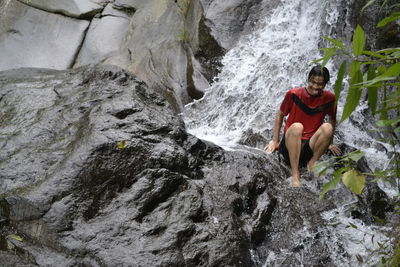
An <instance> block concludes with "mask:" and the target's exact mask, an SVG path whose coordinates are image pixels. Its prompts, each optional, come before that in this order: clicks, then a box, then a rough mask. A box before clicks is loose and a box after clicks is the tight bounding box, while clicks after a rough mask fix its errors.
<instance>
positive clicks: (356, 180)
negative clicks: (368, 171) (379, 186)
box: [342, 169, 365, 195]
mask: <svg viewBox="0 0 400 267" xmlns="http://www.w3.org/2000/svg"><path fill="white" fill-rule="evenodd" d="M342 181H343V184H344V185H345V186H346V187H347V188H348V189H350V190H351V191H352V192H353V193H355V194H357V195H359V194H361V193H362V191H363V189H364V187H365V175H363V174H362V173H359V172H358V171H356V170H354V169H353V170H350V171H347V172H345V173H344V174H343V177H342Z"/></svg>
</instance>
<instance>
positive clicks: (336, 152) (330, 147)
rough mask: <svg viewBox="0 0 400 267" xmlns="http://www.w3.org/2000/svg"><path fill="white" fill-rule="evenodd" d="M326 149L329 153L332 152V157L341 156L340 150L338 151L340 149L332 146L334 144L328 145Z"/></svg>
mask: <svg viewBox="0 0 400 267" xmlns="http://www.w3.org/2000/svg"><path fill="white" fill-rule="evenodd" d="M328 149H329V151H331V152H332V154H333V155H334V156H340V155H341V154H342V150H340V148H339V147H337V146H336V145H334V144H332V145H329V147H328Z"/></svg>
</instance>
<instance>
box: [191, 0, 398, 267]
mask: <svg viewBox="0 0 400 267" xmlns="http://www.w3.org/2000/svg"><path fill="white" fill-rule="evenodd" d="M341 2H342V1H341V0H335V1H328V0H307V1H304V0H282V1H281V3H280V5H278V6H277V7H276V9H275V10H274V11H273V12H271V15H270V16H269V17H268V18H266V19H265V20H264V21H262V22H261V23H262V24H263V27H260V29H259V30H257V31H256V32H254V33H252V34H251V35H249V36H245V37H243V38H242V40H240V41H239V42H238V44H237V45H236V47H234V48H233V49H231V50H230V51H229V52H228V53H227V54H226V56H225V57H224V59H223V62H222V63H223V66H224V67H223V69H222V71H221V73H220V75H219V76H218V78H217V79H216V81H215V82H214V83H213V84H212V86H211V87H210V88H209V89H208V90H207V91H206V94H205V95H204V97H203V98H202V99H201V100H198V101H195V102H193V103H191V104H189V105H187V106H186V111H185V113H184V119H185V123H186V125H187V128H188V131H189V132H190V133H192V134H194V135H196V136H197V137H199V138H201V139H205V140H208V141H211V142H214V143H216V144H218V145H220V146H222V147H224V148H228V149H231V148H233V147H235V146H236V145H237V142H238V141H239V140H240V138H241V137H242V135H243V133H244V132H246V131H247V130H248V129H252V130H253V132H258V133H261V134H262V135H263V136H266V137H267V138H271V137H272V130H273V123H274V116H275V113H276V111H277V109H278V107H279V104H280V103H281V101H282V99H283V96H284V94H285V93H286V91H287V90H288V89H290V88H292V87H297V86H305V85H306V76H307V74H308V71H309V69H310V67H311V65H312V64H311V62H312V61H313V60H315V59H317V58H319V57H320V56H321V55H320V51H319V47H318V44H319V43H320V41H321V35H322V36H323V35H325V34H324V33H323V30H322V29H327V28H329V26H330V25H335V24H336V22H337V18H338V14H339V11H338V10H337V8H338V7H339V6H341V5H340V4H341ZM327 67H328V68H329V69H330V70H331V77H332V80H333V81H332V82H331V83H330V84H329V85H328V87H332V86H333V82H334V77H335V76H336V72H337V71H336V70H335V68H334V66H333V65H328V66H327ZM328 89H329V88H328ZM344 100H345V99H343V97H342V98H341V99H340V101H339V106H338V116H340V115H341V113H342V110H343V105H344ZM356 114H357V113H356ZM356 116H357V115H356ZM338 118H339V117H338ZM338 130H339V131H340V132H341V138H342V140H341V141H343V142H345V143H348V144H350V145H352V146H355V147H356V148H359V149H361V150H363V151H365V152H366V153H367V154H366V159H367V161H368V164H369V166H370V167H371V168H372V169H375V168H376V167H379V166H383V163H384V162H387V161H388V159H387V156H386V153H385V152H384V151H378V150H377V149H376V148H372V147H371V145H370V144H371V143H375V144H376V143H377V142H378V141H376V140H374V139H373V138H372V137H370V136H368V134H366V133H365V132H363V131H362V130H360V129H359V128H358V127H357V126H356V125H353V124H352V123H350V122H349V121H346V122H344V123H343V124H341V125H339V126H338ZM380 145H381V146H382V147H385V148H388V146H387V145H386V144H383V143H382V144H380ZM385 191H386V192H387V193H388V195H389V196H394V195H396V194H398V192H396V191H393V190H392V189H390V187H387V188H386V190H385ZM341 201H344V200H341ZM356 201H357V200H356V199H355V198H353V199H349V200H348V202H347V203H342V204H343V205H347V206H349V205H352V203H354V202H356ZM346 212H347V211H346V209H344V208H343V207H342V208H338V209H337V210H335V211H332V214H325V215H324V216H325V219H326V221H327V223H340V226H337V227H335V229H333V230H332V232H331V233H330V235H331V236H332V238H334V239H340V240H345V241H344V242H343V243H342V244H341V245H342V248H344V249H345V250H346V251H347V253H349V254H351V255H352V256H353V260H354V261H348V260H346V259H344V258H338V259H337V262H338V263H340V264H341V266H352V265H353V264H360V262H358V261H357V260H356V256H357V255H358V256H360V257H362V258H367V257H369V255H370V254H371V250H374V249H377V247H378V244H377V242H378V241H379V242H383V241H382V240H384V239H385V237H384V235H383V234H381V233H379V229H380V230H382V228H379V227H375V228H374V227H373V226H365V225H363V223H362V222H361V221H360V220H355V219H354V220H353V219H351V218H349V217H348V216H345V213H346ZM349 223H351V224H352V225H355V226H356V227H358V229H357V230H354V229H349V228H348V227H347V226H348V225H349ZM338 225H339V224H338ZM352 230H353V231H352ZM365 232H368V233H372V235H373V236H374V238H375V240H374V241H372V242H371V240H365V242H364V243H362V244H360V243H359V241H360V238H361V237H360V236H359V234H360V233H361V234H362V233H365ZM372 235H371V236H372ZM364 239H365V238H364ZM327 242H332V244H333V245H334V243H335V241H327ZM333 251H334V249H333ZM279 257H284V255H274V253H271V254H270V257H269V258H268V259H267V261H266V262H265V264H264V266H270V265H271V264H278V263H279ZM375 260H377V259H375ZM369 263H371V261H370V262H369Z"/></svg>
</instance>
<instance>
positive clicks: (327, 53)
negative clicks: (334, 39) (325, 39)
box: [321, 48, 336, 67]
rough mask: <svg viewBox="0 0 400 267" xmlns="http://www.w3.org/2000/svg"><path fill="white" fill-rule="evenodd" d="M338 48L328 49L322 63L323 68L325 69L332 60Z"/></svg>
mask: <svg viewBox="0 0 400 267" xmlns="http://www.w3.org/2000/svg"><path fill="white" fill-rule="evenodd" d="M335 51H336V48H328V49H327V50H326V52H325V56H324V61H322V64H321V65H322V67H325V65H326V63H328V61H329V60H330V59H331V57H332V56H333V55H334V54H335Z"/></svg>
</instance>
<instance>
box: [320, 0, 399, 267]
mask: <svg viewBox="0 0 400 267" xmlns="http://www.w3.org/2000/svg"><path fill="white" fill-rule="evenodd" d="M374 2H375V0H370V1H368V3H367V4H366V5H365V6H364V7H363V9H362V11H361V12H363V11H364V10H365V9H366V8H367V7H369V6H370V5H372V4H373V3H374ZM387 3H388V0H385V1H384V3H383V5H386V4H387ZM383 5H382V6H383ZM399 9H400V3H397V4H394V5H392V6H390V7H389V8H388V10H391V11H392V12H391V14H389V15H388V16H386V17H385V18H384V19H383V20H381V21H380V22H379V23H378V24H377V28H382V27H385V26H390V24H392V26H393V25H394V26H395V27H394V28H395V29H397V32H395V34H400V33H399V30H398V28H399V26H398V25H397V24H396V21H398V20H400V12H398V11H397V10H399ZM324 38H325V39H326V40H327V41H328V42H329V43H330V44H331V46H330V47H327V48H323V51H324V56H323V57H322V58H320V59H318V60H316V61H315V62H322V65H326V64H327V62H328V61H329V60H331V59H332V58H340V59H342V60H341V64H340V68H339V71H338V75H337V80H336V83H335V85H334V90H335V94H336V97H337V99H338V98H339V97H340V95H341V93H344V92H343V90H342V88H343V81H344V80H345V79H347V80H348V91H347V92H346V96H345V97H346V101H345V105H344V109H343V114H342V117H341V118H340V120H339V123H342V122H343V121H345V120H346V119H347V118H349V116H350V115H351V114H352V113H353V112H354V110H355V109H356V107H357V106H358V105H360V104H361V103H362V102H363V100H362V98H361V97H362V96H363V95H366V96H367V102H368V107H369V110H370V111H371V114H372V117H373V120H374V122H375V124H376V126H377V127H378V129H380V131H381V132H382V133H383V134H384V136H385V140H383V141H384V142H387V143H388V144H390V145H391V147H392V152H391V154H392V155H393V157H392V158H391V160H390V162H389V164H388V165H387V167H385V168H382V169H378V170H375V171H374V172H373V173H362V172H360V171H358V170H357V168H356V164H357V162H358V161H359V160H360V159H361V158H362V157H363V155H364V153H363V152H361V151H359V150H357V151H354V152H352V153H350V154H348V155H345V156H342V157H335V158H331V159H329V160H327V161H325V162H322V163H320V164H318V165H316V166H315V168H314V170H315V171H317V172H318V173H319V175H322V174H323V173H324V172H325V171H327V170H328V169H330V168H332V167H336V166H340V167H339V168H336V169H335V170H334V172H333V178H332V179H331V181H330V182H328V183H327V184H325V185H324V186H323V189H322V191H321V194H320V197H321V198H322V197H323V196H324V195H325V194H326V193H327V192H328V191H330V190H333V189H335V188H336V187H337V185H338V184H339V183H340V181H342V182H343V184H344V185H345V186H346V187H347V188H349V189H350V190H351V191H352V192H354V193H355V194H361V193H362V191H363V189H364V187H365V185H366V177H367V176H371V177H374V178H375V179H374V180H373V182H376V181H378V180H380V179H385V180H387V181H390V182H391V183H392V184H394V185H397V190H398V191H397V192H398V196H397V200H399V199H400V195H399V191H400V151H399V150H400V149H399V146H400V47H387V48H385V49H381V50H378V51H373V50H367V49H366V38H365V33H364V30H363V28H362V27H361V26H360V25H357V27H356V29H355V31H354V35H353V39H352V43H351V45H345V44H344V43H343V42H341V41H339V40H336V39H332V38H328V37H324ZM396 45H397V44H396ZM395 209H396V212H397V213H400V212H399V211H400V203H399V202H397V204H396V207H395ZM399 215H400V214H399ZM379 220H380V219H379V218H377V221H378V222H381V221H379ZM393 227H394V230H393V233H392V234H391V236H390V237H388V240H387V244H381V243H379V242H378V245H379V249H378V250H379V251H378V253H379V254H380V255H381V264H382V266H390V267H394V266H400V237H399V233H398V231H399V229H400V228H399V225H394V226H393ZM396 236H397V237H396ZM390 240H391V241H390ZM393 240H394V242H393ZM389 241H390V242H389ZM390 243H392V244H391V245H390Z"/></svg>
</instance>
